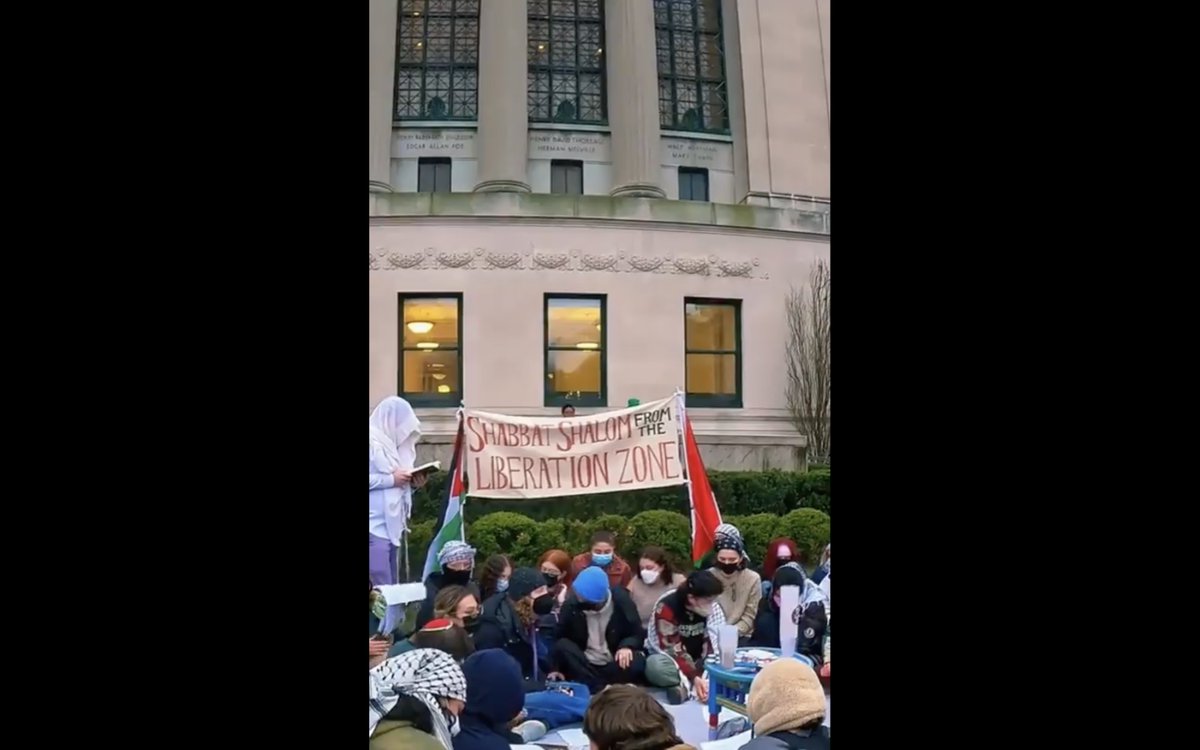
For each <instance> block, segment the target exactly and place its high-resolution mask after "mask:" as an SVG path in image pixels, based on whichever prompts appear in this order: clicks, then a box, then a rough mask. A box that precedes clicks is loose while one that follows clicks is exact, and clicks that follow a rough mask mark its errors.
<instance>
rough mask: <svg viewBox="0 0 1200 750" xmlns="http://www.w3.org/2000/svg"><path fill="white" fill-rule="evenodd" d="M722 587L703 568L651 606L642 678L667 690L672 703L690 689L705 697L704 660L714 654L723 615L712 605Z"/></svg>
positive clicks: (700, 698)
mask: <svg viewBox="0 0 1200 750" xmlns="http://www.w3.org/2000/svg"><path fill="white" fill-rule="evenodd" d="M723 590H724V588H723V586H722V585H721V582H720V581H719V580H717V577H716V576H715V575H713V574H712V572H711V571H708V570H697V571H695V572H693V573H692V574H691V575H689V576H688V577H687V579H685V580H684V582H683V583H682V584H680V586H679V588H677V589H675V590H674V591H672V592H670V593H669V594H666V595H665V596H663V598H661V599H659V600H658V603H657V604H655V605H654V614H653V615H651V617H650V621H649V623H648V627H647V630H648V632H647V634H646V650H647V651H649V652H650V655H649V656H648V657H646V681H647V682H649V683H650V684H651V685H654V686H656V687H662V688H666V689H667V700H668V701H670V703H671V705H676V704H679V703H683V702H684V701H685V700H687V697H688V691H689V689H692V690H695V691H696V698H697V699H699V700H700V701H706V700H708V682H707V681H706V680H705V679H704V660H705V659H706V658H707V657H708V655H709V654H713V653H717V644H718V642H719V640H718V639H719V636H718V633H720V631H721V626H722V625H724V624H725V616H724V614H723V613H722V612H721V608H720V607H718V606H717V605H716V600H717V597H719V596H720V595H721V592H722V591H723Z"/></svg>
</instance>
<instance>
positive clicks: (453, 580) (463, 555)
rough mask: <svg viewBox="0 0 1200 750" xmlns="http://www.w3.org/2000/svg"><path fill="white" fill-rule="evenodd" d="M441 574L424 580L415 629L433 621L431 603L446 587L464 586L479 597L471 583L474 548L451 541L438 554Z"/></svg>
mask: <svg viewBox="0 0 1200 750" xmlns="http://www.w3.org/2000/svg"><path fill="white" fill-rule="evenodd" d="M438 564H440V565H441V566H442V570H441V572H435V573H430V574H429V577H428V578H426V579H425V601H424V602H422V603H421V610H420V611H419V612H418V613H417V627H418V628H420V627H424V625H425V623H427V622H429V621H430V620H432V619H433V601H434V599H436V598H437V595H438V592H439V591H441V590H442V589H443V588H445V587H446V586H466V587H467V588H469V589H470V590H471V593H473V594H475V596H476V597H478V596H479V587H478V586H476V585H475V584H474V583H473V582H472V581H471V569H472V568H474V567H475V548H474V547H472V546H471V545H469V544H467V543H466V542H461V541H459V540H457V539H451V540H450V541H448V542H446V543H445V544H444V545H443V546H442V549H441V551H440V552H438Z"/></svg>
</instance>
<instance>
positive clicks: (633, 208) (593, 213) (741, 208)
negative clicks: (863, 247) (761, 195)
mask: <svg viewBox="0 0 1200 750" xmlns="http://www.w3.org/2000/svg"><path fill="white" fill-rule="evenodd" d="M370 216H371V218H429V217H478V216H493V217H494V216H505V217H527V218H554V219H606V220H610V221H642V222H655V223H660V224H683V225H692V226H710V227H728V228H735V229H764V230H772V231H777V232H795V233H797V234H815V235H825V236H828V235H829V205H828V204H823V205H817V204H813V205H812V206H811V210H807V209H804V210H802V209H797V208H769V207H766V206H754V205H738V206H733V205H728V204H724V203H702V202H699V201H677V200H667V199H662V198H613V197H609V196H605V195H547V194H543V193H371V211H370Z"/></svg>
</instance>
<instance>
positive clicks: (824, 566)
mask: <svg viewBox="0 0 1200 750" xmlns="http://www.w3.org/2000/svg"><path fill="white" fill-rule="evenodd" d="M830 578H832V576H831V575H830V572H829V545H828V544H826V545H825V552H823V553H822V555H821V565H820V567H818V568H817V570H816V572H815V573H813V577H812V582H813V583H815V584H817V585H818V586H820V587H821V590H822V591H824V592H825V616H826V617H832V616H833V607H832V604H833V600H832V599H831V597H830V595H829V581H830Z"/></svg>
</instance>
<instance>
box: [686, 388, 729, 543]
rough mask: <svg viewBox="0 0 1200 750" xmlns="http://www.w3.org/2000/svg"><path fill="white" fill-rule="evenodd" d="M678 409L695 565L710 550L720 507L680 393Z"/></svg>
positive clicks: (718, 521) (719, 519)
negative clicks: (681, 417)
mask: <svg viewBox="0 0 1200 750" xmlns="http://www.w3.org/2000/svg"><path fill="white" fill-rule="evenodd" d="M679 410H680V413H681V414H682V415H683V429H684V434H683V447H684V453H685V454H686V456H687V476H688V483H687V493H688V507H689V508H690V509H691V514H692V562H693V563H695V564H696V565H699V564H700V561H701V560H702V559H704V556H705V555H707V554H708V553H709V552H710V551H712V548H713V544H714V542H715V541H716V539H715V537H716V531H717V527H718V526H720V525H721V509H720V508H718V507H717V496H716V495H714V494H713V490H712V485H711V484H709V483H708V472H706V471H705V470H704V461H702V460H701V459H700V447H699V446H697V445H696V433H694V432H692V420H691V419H689V418H688V417H687V412H685V411H684V410H683V397H682V396H680V397H679Z"/></svg>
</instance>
